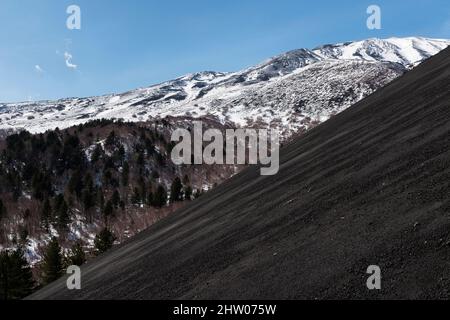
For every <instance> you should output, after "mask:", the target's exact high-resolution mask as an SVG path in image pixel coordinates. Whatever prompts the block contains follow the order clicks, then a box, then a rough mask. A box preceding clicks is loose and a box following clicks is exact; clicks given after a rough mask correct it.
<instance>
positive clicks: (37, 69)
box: [34, 64, 44, 73]
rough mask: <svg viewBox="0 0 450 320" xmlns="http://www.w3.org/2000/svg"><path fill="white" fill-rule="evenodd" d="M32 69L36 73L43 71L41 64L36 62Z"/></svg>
mask: <svg viewBox="0 0 450 320" xmlns="http://www.w3.org/2000/svg"><path fill="white" fill-rule="evenodd" d="M34 70H36V72H37V73H43V72H44V69H42V68H41V66H40V65H38V64H37V65H35V66H34Z"/></svg>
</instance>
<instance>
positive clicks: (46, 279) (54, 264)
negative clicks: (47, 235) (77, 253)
mask: <svg viewBox="0 0 450 320" xmlns="http://www.w3.org/2000/svg"><path fill="white" fill-rule="evenodd" d="M62 269H63V259H62V255H61V247H60V246H59V243H58V239H56V238H55V237H53V238H52V240H51V241H50V243H49V244H48V246H47V248H46V250H45V253H44V260H43V262H42V281H43V283H44V284H49V283H51V282H53V281H55V280H57V279H58V278H59V277H60V276H61V275H62Z"/></svg>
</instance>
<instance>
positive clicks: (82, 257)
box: [69, 241, 86, 267]
mask: <svg viewBox="0 0 450 320" xmlns="http://www.w3.org/2000/svg"><path fill="white" fill-rule="evenodd" d="M69 262H70V263H71V264H72V265H75V266H79V267H80V266H81V265H83V264H84V263H85V262H86V254H85V253H84V250H83V246H82V245H81V242H79V241H78V242H77V243H75V245H74V246H73V247H72V250H71V253H70V256H69Z"/></svg>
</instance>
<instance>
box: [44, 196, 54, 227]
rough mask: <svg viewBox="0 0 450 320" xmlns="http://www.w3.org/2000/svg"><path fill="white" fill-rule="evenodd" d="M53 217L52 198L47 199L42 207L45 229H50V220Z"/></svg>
mask: <svg viewBox="0 0 450 320" xmlns="http://www.w3.org/2000/svg"><path fill="white" fill-rule="evenodd" d="M51 218H52V206H51V205H50V200H48V198H47V199H45V200H44V203H43V204H42V208H41V222H42V225H43V226H44V228H45V229H48V227H49V225H50V220H51Z"/></svg>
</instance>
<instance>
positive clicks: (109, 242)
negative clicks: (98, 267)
mask: <svg viewBox="0 0 450 320" xmlns="http://www.w3.org/2000/svg"><path fill="white" fill-rule="evenodd" d="M115 240H116V237H115V236H114V234H113V233H112V232H111V231H110V230H109V229H108V228H104V229H103V230H102V231H100V233H99V234H98V235H96V236H95V240H94V246H95V250H96V254H97V255H99V254H102V253H104V252H106V251H107V250H109V249H111V248H112V246H113V244H114V241H115Z"/></svg>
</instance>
